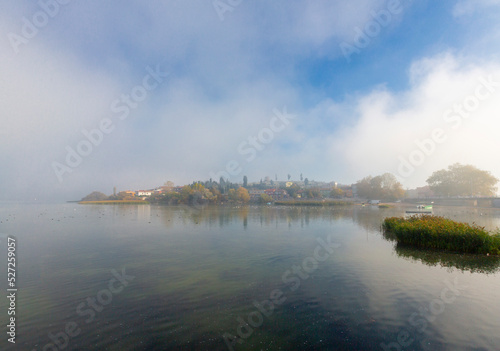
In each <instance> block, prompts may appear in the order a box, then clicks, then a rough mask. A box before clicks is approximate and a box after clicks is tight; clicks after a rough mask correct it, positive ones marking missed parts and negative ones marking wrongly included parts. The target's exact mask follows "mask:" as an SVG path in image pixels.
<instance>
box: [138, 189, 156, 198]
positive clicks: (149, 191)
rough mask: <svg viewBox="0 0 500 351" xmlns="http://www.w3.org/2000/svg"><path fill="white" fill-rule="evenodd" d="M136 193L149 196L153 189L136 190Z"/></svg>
mask: <svg viewBox="0 0 500 351" xmlns="http://www.w3.org/2000/svg"><path fill="white" fill-rule="evenodd" d="M136 195H137V196H139V197H141V196H151V195H153V190H137V192H136Z"/></svg>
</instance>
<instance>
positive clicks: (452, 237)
mask: <svg viewBox="0 0 500 351" xmlns="http://www.w3.org/2000/svg"><path fill="white" fill-rule="evenodd" d="M382 229H383V231H384V235H385V237H386V238H387V239H389V240H394V241H397V242H398V243H399V244H403V245H409V246H413V247H418V248H424V249H433V250H443V251H451V252H461V253H471V254H491V255H499V254H500V234H499V233H496V234H493V233H490V232H488V231H487V230H485V229H484V227H480V226H478V225H476V224H472V225H471V224H468V223H463V222H456V221H453V220H451V219H447V218H444V217H440V216H432V215H427V216H412V217H409V218H404V217H390V218H386V219H385V220H384V222H383V224H382Z"/></svg>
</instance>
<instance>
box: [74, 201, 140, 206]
mask: <svg viewBox="0 0 500 351" xmlns="http://www.w3.org/2000/svg"><path fill="white" fill-rule="evenodd" d="M78 203H79V204H81V205H123V204H125V205H148V204H149V202H147V201H144V200H102V201H80V202H78Z"/></svg>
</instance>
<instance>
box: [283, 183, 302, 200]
mask: <svg viewBox="0 0 500 351" xmlns="http://www.w3.org/2000/svg"><path fill="white" fill-rule="evenodd" d="M283 190H285V191H286V192H287V193H288V195H289V196H290V197H291V198H295V197H296V196H297V192H298V191H299V190H300V186H298V185H297V184H292V186H291V187H289V188H285V189H283Z"/></svg>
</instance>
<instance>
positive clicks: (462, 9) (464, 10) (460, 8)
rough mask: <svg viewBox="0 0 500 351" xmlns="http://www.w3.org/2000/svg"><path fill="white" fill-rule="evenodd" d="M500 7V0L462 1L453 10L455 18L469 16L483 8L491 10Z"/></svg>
mask: <svg viewBox="0 0 500 351" xmlns="http://www.w3.org/2000/svg"><path fill="white" fill-rule="evenodd" d="M499 5H500V1H499V0H460V1H458V2H457V3H456V5H455V6H454V8H453V16H455V17H462V16H468V15H472V14H474V13H475V12H476V11H478V10H480V9H482V8H490V7H495V6H499Z"/></svg>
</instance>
